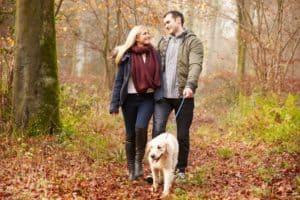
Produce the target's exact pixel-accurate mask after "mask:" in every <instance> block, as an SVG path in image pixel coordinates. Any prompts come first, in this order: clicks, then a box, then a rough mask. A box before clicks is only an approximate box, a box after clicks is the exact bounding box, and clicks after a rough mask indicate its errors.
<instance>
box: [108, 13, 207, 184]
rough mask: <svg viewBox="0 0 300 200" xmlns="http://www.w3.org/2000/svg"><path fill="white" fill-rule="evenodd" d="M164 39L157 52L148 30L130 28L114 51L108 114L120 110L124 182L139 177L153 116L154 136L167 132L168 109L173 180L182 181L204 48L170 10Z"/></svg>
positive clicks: (179, 18) (178, 15) (165, 17)
mask: <svg viewBox="0 0 300 200" xmlns="http://www.w3.org/2000/svg"><path fill="white" fill-rule="evenodd" d="M163 22H164V26H165V28H166V30H167V32H168V34H169V35H168V36H166V37H162V38H161V40H160V41H159V43H158V47H157V50H156V49H155V48H154V47H153V46H152V45H151V43H150V39H151V36H150V34H149V31H148V29H147V27H145V26H135V27H134V28H133V29H132V30H131V31H130V32H129V35H128V37H127V39H126V41H125V43H124V44H123V45H121V46H119V47H118V48H117V54H116V58H115V61H116V63H117V64H118V66H119V68H118V73H117V76H116V79H115V83H114V88H113V92H112V100H111V104H110V113H111V114H117V113H118V112H119V107H121V108H122V113H123V117H124V121H125V127H126V142H125V150H126V157H127V166H128V172H129V180H135V179H137V178H139V177H141V176H143V166H142V161H143V157H144V154H145V146H146V143H147V128H148V124H149V121H150V118H151V116H152V115H153V133H152V137H156V136H157V135H159V134H160V133H163V132H165V131H166V124H167V120H168V117H169V114H170V113H171V112H172V110H175V112H177V111H178V109H179V107H180V104H181V102H182V99H183V98H184V104H183V106H182V108H181V109H180V112H179V113H178V116H177V118H176V125H177V139H178V142H179V155H178V164H177V171H178V174H177V176H178V177H179V178H184V177H185V169H186V167H187V163H188V155H189V149H190V142H189V140H190V137H189V129H190V126H191V123H192V119H193V109H194V98H193V97H194V93H195V90H196V88H197V84H198V78H199V75H200V72H201V70H202V60H203V47H202V43H201V42H200V40H199V39H198V38H197V37H196V35H195V34H194V33H192V32H191V31H189V30H187V29H185V28H184V26H183V25H184V17H183V15H182V13H180V12H178V11H169V12H167V13H166V14H165V15H164V17H163Z"/></svg>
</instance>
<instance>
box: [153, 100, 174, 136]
mask: <svg viewBox="0 0 300 200" xmlns="http://www.w3.org/2000/svg"><path fill="white" fill-rule="evenodd" d="M171 111H172V106H171V105H170V103H169V102H168V101H167V100H166V99H163V100H160V101H159V102H156V103H155V105H154V113H153V131H152V138H154V137H156V136H158V135H159V134H161V133H163V132H165V131H166V126H167V121H168V117H169V114H170V112H171Z"/></svg>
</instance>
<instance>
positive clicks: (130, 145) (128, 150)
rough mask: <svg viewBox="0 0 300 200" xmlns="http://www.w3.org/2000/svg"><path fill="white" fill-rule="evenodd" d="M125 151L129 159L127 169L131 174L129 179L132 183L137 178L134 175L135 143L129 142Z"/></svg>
mask: <svg viewBox="0 0 300 200" xmlns="http://www.w3.org/2000/svg"><path fill="white" fill-rule="evenodd" d="M125 151H126V157H127V167H128V172H129V177H128V179H129V180H130V181H132V180H135V179H136V177H135V175H134V161H135V145H134V143H133V142H127V141H126V144H125Z"/></svg>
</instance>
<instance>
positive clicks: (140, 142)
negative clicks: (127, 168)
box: [134, 128, 147, 178]
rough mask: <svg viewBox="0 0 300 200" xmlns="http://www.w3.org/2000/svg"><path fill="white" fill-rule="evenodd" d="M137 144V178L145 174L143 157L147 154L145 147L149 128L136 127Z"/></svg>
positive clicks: (135, 173) (135, 171)
mask: <svg viewBox="0 0 300 200" xmlns="http://www.w3.org/2000/svg"><path fill="white" fill-rule="evenodd" d="M135 133H136V135H135V144H136V156H135V170H134V175H135V177H136V178H138V177H141V176H143V174H144V172H143V158H144V155H145V148H146V143H147V128H136V129H135Z"/></svg>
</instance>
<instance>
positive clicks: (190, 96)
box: [183, 88, 194, 98]
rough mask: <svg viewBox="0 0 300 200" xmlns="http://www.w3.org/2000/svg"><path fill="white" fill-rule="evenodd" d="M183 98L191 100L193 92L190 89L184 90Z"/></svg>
mask: <svg viewBox="0 0 300 200" xmlns="http://www.w3.org/2000/svg"><path fill="white" fill-rule="evenodd" d="M183 97H184V98H193V97H194V92H193V90H192V89H191V88H184V90H183Z"/></svg>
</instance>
